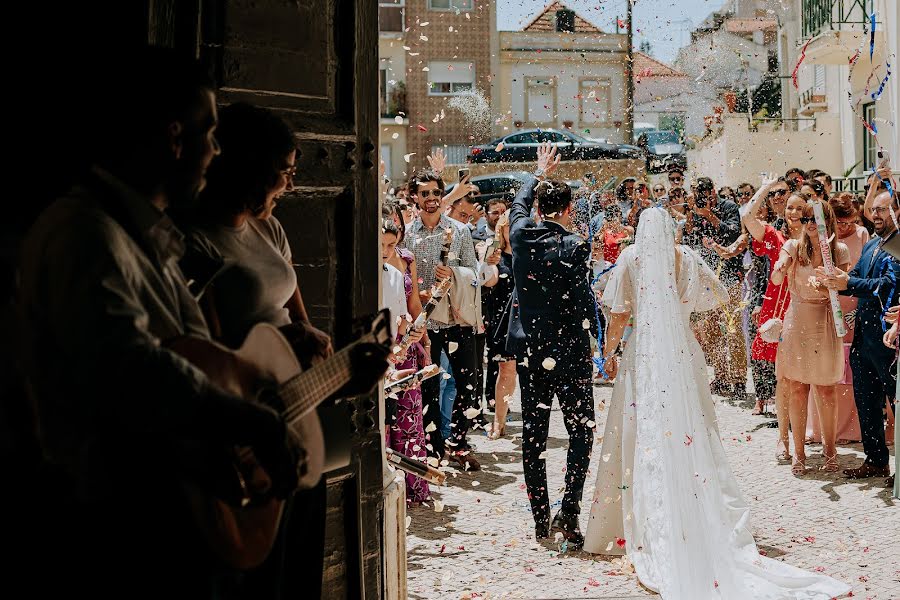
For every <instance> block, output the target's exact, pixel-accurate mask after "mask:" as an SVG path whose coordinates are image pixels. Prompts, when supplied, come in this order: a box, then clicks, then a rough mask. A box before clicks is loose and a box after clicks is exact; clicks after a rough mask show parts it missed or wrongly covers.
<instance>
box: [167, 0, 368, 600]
mask: <svg viewBox="0 0 900 600" xmlns="http://www.w3.org/2000/svg"><path fill="white" fill-rule="evenodd" d="M169 4H170V3H166V2H163V3H159V2H158V3H157V6H158V7H165V11H164V12H163V13H160V14H161V16H165V18H151V23H157V24H159V23H160V22H166V19H169V22H172V23H174V29H172V30H171V31H170V30H169V27H170V26H168V25H166V26H159V27H158V29H157V33H156V35H157V36H158V37H160V38H162V37H163V36H165V37H166V39H171V40H173V42H174V43H175V44H176V45H181V44H187V45H190V44H191V43H193V42H192V35H193V36H196V43H197V50H198V55H199V57H200V58H201V60H204V61H206V62H208V63H209V64H210V65H211V67H212V70H213V72H214V74H215V76H216V79H217V84H218V86H219V93H218V97H219V100H220V102H222V103H225V104H227V103H230V102H235V101H246V102H251V103H253V104H257V105H260V106H265V107H268V108H270V109H273V110H275V111H277V112H278V113H279V114H280V115H281V116H282V117H283V118H284V119H285V120H287V121H288V122H289V123H290V124H291V125H292V127H293V128H294V130H295V131H296V132H297V136H298V147H299V151H298V156H297V179H296V181H295V185H296V186H297V189H296V192H295V193H294V194H293V195H291V196H289V197H287V198H285V199H284V200H282V201H281V202H280V203H279V207H278V209H277V212H276V215H277V217H278V219H279V220H280V221H281V223H282V224H283V225H284V228H285V230H286V231H287V233H288V236H289V238H290V243H291V248H292V250H293V257H294V261H295V263H296V269H297V275H298V280H299V282H300V288H301V291H302V293H303V298H304V301H305V303H306V307H307V310H308V311H309V313H310V317H311V319H312V321H313V322H314V324H315V325H316V326H318V327H320V328H322V329H323V330H325V331H327V332H329V333H331V334H332V336H333V338H334V340H335V345H336V347H338V348H340V347H341V346H343V345H345V344H346V343H348V342H349V341H351V339H352V337H353V331H352V324H353V322H354V321H355V320H356V319H358V318H360V317H364V316H365V315H369V314H371V313H373V312H374V311H375V310H377V308H378V297H379V288H378V285H379V277H378V272H379V271H378V269H379V266H380V265H379V257H380V245H379V240H378V231H379V228H378V218H379V210H380V209H379V202H378V188H377V181H376V178H377V171H378V168H377V166H378V152H377V149H378V143H377V135H378V94H377V89H378V85H377V84H378V81H377V79H376V77H377V74H378V69H377V60H378V57H377V54H378V52H377V44H378V26H377V4H376V3H375V2H357V1H354V0H300V1H294V2H289V1H285V0H281V1H279V0H254V1H249V0H227V1H226V0H200V1H199V17H197V18H194V17H192V15H191V14H190V11H185V9H184V8H183V7H181V3H180V2H179V3H174V4H175V5H178V6H179V7H180V8H169V6H168V5H169ZM337 410H338V414H339V415H340V416H341V418H342V419H343V420H344V421H346V422H348V423H349V428H348V435H349V436H350V441H351V445H352V461H351V464H350V466H349V467H347V468H343V469H340V470H338V471H333V472H331V473H329V474H328V475H327V485H328V509H327V521H326V547H325V571H324V575H323V578H324V581H323V597H326V598H328V599H329V600H331V599H340V598H370V599H376V598H380V597H381V588H382V576H381V564H382V562H381V511H382V505H383V502H382V466H381V441H380V439H379V427H378V419H379V417H378V414H377V412H378V409H377V398H360V399H357V400H354V401H352V402H350V403H349V406H348V405H345V406H344V408H343V409H342V408H340V407H338V409H337ZM341 411H343V412H341Z"/></svg>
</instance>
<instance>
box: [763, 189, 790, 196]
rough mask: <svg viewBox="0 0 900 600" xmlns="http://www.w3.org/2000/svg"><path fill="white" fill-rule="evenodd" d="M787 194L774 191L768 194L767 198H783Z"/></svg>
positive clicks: (783, 191)
mask: <svg viewBox="0 0 900 600" xmlns="http://www.w3.org/2000/svg"><path fill="white" fill-rule="evenodd" d="M785 194H787V190H774V191H771V192H769V193H768V195H767V196H766V197H767V198H773V197H775V196H784V195H785Z"/></svg>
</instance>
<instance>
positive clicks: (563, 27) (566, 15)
mask: <svg viewBox="0 0 900 600" xmlns="http://www.w3.org/2000/svg"><path fill="white" fill-rule="evenodd" d="M556 31H562V32H569V33H574V32H575V11H573V10H569V9H568V8H563V9H560V10H558V11H556Z"/></svg>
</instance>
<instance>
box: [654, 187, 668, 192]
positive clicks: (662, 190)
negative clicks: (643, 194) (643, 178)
mask: <svg viewBox="0 0 900 600" xmlns="http://www.w3.org/2000/svg"><path fill="white" fill-rule="evenodd" d="M653 191H654V193H657V194H658V193H660V192H664V191H666V189H665V188H661V187H658V188H653Z"/></svg>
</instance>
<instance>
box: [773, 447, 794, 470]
mask: <svg viewBox="0 0 900 600" xmlns="http://www.w3.org/2000/svg"><path fill="white" fill-rule="evenodd" d="M778 445H779V446H782V448H783V449H782V450H781V451H780V452H778V453H777V454H776V455H775V462H777V463H778V464H779V465H789V464H791V461H793V460H794V457H793V456H791V452H790V450H789V448H790V445H789V444H782V443H781V442H778Z"/></svg>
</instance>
